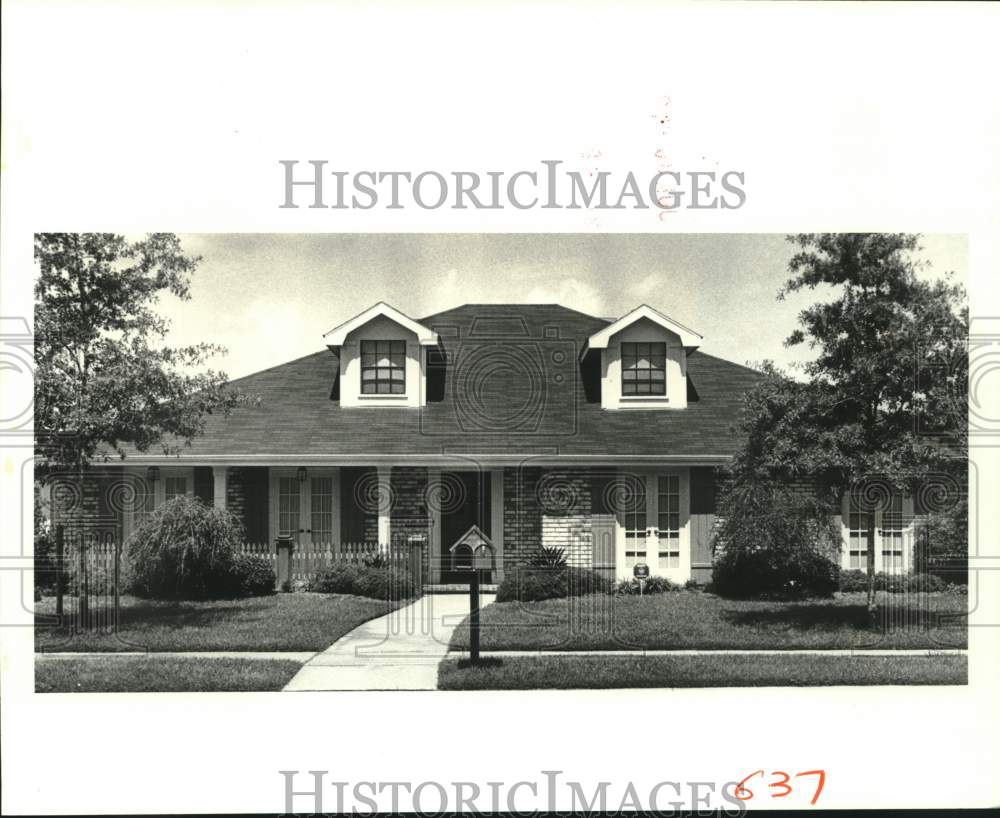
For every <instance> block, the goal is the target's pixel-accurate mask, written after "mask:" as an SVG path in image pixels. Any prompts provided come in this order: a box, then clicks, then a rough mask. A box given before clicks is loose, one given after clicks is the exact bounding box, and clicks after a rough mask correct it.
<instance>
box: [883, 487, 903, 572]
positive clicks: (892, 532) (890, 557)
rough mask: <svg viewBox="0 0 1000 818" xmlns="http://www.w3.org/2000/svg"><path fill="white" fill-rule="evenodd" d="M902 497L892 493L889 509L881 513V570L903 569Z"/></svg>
mask: <svg viewBox="0 0 1000 818" xmlns="http://www.w3.org/2000/svg"><path fill="white" fill-rule="evenodd" d="M904 528H905V526H904V524H903V495H902V494H900V493H898V492H894V493H893V495H892V498H891V500H890V502H889V507H888V508H887V509H885V510H884V511H883V512H882V569H883V570H886V571H892V570H896V571H898V570H901V569H902V567H903V529H904Z"/></svg>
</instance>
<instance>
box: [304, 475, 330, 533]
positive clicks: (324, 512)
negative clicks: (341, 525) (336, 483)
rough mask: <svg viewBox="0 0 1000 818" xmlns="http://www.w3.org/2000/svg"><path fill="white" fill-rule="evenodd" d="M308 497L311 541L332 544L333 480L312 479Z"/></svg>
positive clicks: (325, 478) (324, 478)
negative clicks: (310, 491) (310, 492)
mask: <svg viewBox="0 0 1000 818" xmlns="http://www.w3.org/2000/svg"><path fill="white" fill-rule="evenodd" d="M310 482H311V483H312V494H311V496H310V498H309V499H310V505H309V508H310V516H311V517H312V520H311V522H312V525H311V528H312V541H313V542H314V543H324V544H328V543H332V542H333V478H332V477H313V478H312V479H311V481H310Z"/></svg>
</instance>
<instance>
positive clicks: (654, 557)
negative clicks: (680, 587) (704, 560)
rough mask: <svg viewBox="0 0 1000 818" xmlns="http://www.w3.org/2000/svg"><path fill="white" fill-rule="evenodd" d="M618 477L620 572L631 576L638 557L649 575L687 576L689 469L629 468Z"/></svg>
mask: <svg viewBox="0 0 1000 818" xmlns="http://www.w3.org/2000/svg"><path fill="white" fill-rule="evenodd" d="M622 481H623V483H624V491H623V492H621V501H620V503H619V506H620V507H619V509H618V514H617V517H618V547H617V552H618V553H617V559H616V563H617V565H618V570H617V574H618V577H619V578H620V579H621V578H630V577H632V576H633V574H632V571H633V568H634V567H635V565H636V564H637V563H640V562H642V563H645V564H646V565H648V566H649V573H650V574H651V575H653V576H661V577H666V578H667V579H669V580H670V581H671V582H678V583H683V582H686V581H687V580H688V579H689V578H690V575H691V554H690V548H689V542H688V526H687V521H688V481H687V470H686V469H673V470H658V471H646V470H633V471H630V472H629V473H627V474H624V475H623V476H622Z"/></svg>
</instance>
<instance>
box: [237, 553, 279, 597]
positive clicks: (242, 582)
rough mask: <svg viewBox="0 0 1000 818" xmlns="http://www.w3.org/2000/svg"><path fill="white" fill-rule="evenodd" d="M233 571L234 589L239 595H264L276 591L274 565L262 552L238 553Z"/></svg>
mask: <svg viewBox="0 0 1000 818" xmlns="http://www.w3.org/2000/svg"><path fill="white" fill-rule="evenodd" d="M232 571H233V572H232V577H231V579H232V583H233V586H232V590H233V591H234V592H235V594H236V595H237V596H264V595H266V594H270V593H272V592H273V591H274V584H275V582H276V581H277V580H276V578H275V575H274V566H273V565H272V564H271V561H270V560H269V559H267V558H266V557H262V556H261V555H260V554H237V555H236V556H235V557H234V558H233V569H232Z"/></svg>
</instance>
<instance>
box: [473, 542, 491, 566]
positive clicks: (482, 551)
mask: <svg viewBox="0 0 1000 818" xmlns="http://www.w3.org/2000/svg"><path fill="white" fill-rule="evenodd" d="M472 570H473V571H492V570H493V546H492V545H487V544H486V543H484V544H483V545H480V546H479V547H478V548H477V549H476V550H475V551H473V552H472Z"/></svg>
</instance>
